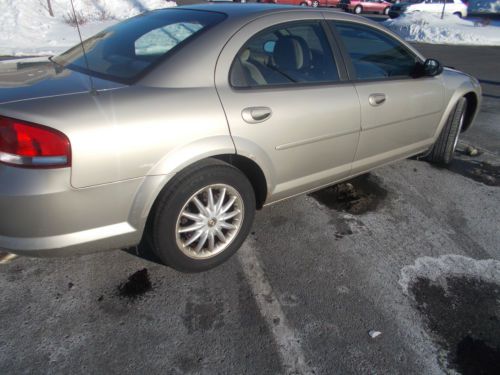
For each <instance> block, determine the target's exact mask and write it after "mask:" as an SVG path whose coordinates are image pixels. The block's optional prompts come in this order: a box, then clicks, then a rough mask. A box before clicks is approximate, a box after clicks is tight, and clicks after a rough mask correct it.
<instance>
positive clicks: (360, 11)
mask: <svg viewBox="0 0 500 375" xmlns="http://www.w3.org/2000/svg"><path fill="white" fill-rule="evenodd" d="M353 12H354V13H355V14H361V13H362V12H363V7H362V6H361V5H357V6H356V8H354V11H353Z"/></svg>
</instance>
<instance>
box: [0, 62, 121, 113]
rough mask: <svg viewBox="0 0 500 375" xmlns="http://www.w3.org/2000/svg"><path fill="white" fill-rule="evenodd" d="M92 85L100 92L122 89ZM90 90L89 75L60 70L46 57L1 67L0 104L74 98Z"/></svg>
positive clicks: (114, 85)
mask: <svg viewBox="0 0 500 375" xmlns="http://www.w3.org/2000/svg"><path fill="white" fill-rule="evenodd" d="M92 84H93V88H94V89H97V90H103V89H110V88H117V87H121V86H122V85H121V84H119V83H115V82H110V81H105V80H102V79H96V78H93V79H92ZM90 89H91V83H90V77H89V76H88V75H86V74H82V73H78V72H75V71H71V70H69V69H64V68H61V67H60V66H58V65H57V64H55V63H53V62H52V61H50V60H49V59H48V58H47V57H43V58H29V59H18V60H10V61H5V62H1V63H0V104H5V103H10V102H16V101H21V100H30V99H36V98H42V97H51V96H60V95H68V94H75V93H81V92H86V91H89V90H90Z"/></svg>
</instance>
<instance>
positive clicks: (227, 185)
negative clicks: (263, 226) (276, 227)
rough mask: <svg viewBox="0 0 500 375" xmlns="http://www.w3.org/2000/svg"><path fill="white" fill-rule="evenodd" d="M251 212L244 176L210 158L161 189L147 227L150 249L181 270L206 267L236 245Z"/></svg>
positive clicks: (251, 200)
mask: <svg viewBox="0 0 500 375" xmlns="http://www.w3.org/2000/svg"><path fill="white" fill-rule="evenodd" d="M254 214H255V195H254V191H253V188H252V185H251V184H250V182H249V181H248V179H247V178H246V176H245V175H244V174H243V173H242V172H241V171H240V170H238V169H236V168H235V167H233V166H232V165H230V164H226V163H224V162H221V161H218V160H215V159H213V160H212V159H209V161H207V162H203V163H202V164H201V165H197V166H195V167H193V168H191V169H190V170H187V171H186V172H184V173H181V175H180V176H178V177H177V178H176V180H175V181H174V182H173V183H172V184H169V186H168V187H167V188H166V189H165V191H163V192H162V195H161V197H160V200H159V203H158V205H157V207H156V211H155V215H154V220H153V224H152V228H151V235H152V243H153V250H154V252H155V253H156V255H158V257H159V258H160V259H161V260H162V261H163V262H164V263H165V264H167V265H169V266H171V267H172V268H175V269H177V270H179V271H183V272H200V271H205V270H208V269H210V268H213V267H215V266H217V265H219V264H221V263H223V262H224V261H226V260H227V259H228V258H229V257H230V256H231V255H233V254H234V253H235V252H236V251H237V250H238V249H239V247H240V246H241V244H242V243H243V241H244V240H245V238H246V237H247V236H248V233H249V231H250V228H251V226H252V222H253V217H254Z"/></svg>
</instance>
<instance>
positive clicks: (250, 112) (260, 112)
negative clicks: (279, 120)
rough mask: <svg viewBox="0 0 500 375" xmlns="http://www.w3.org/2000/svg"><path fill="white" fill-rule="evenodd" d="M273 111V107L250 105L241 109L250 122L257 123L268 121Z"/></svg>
mask: <svg viewBox="0 0 500 375" xmlns="http://www.w3.org/2000/svg"><path fill="white" fill-rule="evenodd" d="M272 113H273V112H272V111H271V108H268V107H248V108H245V109H244V110H243V111H241V117H243V120H244V121H245V122H248V123H249V124H257V123H258V122H263V121H266V120H267V119H268V118H269V117H271V115H272Z"/></svg>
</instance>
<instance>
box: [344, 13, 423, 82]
mask: <svg viewBox="0 0 500 375" xmlns="http://www.w3.org/2000/svg"><path fill="white" fill-rule="evenodd" d="M335 28H336V30H337V31H338V33H339V35H340V38H341V40H342V42H343V44H344V46H345V49H346V50H347V52H348V54H349V56H350V58H351V61H352V64H353V66H354V70H355V73H356V78H357V79H359V80H371V79H384V78H392V77H411V76H412V75H413V73H414V71H415V67H416V63H417V61H418V59H417V57H416V56H414V55H413V54H412V53H411V52H410V51H409V50H408V49H406V48H405V47H404V46H403V45H402V44H401V43H400V42H398V41H397V40H395V39H393V38H391V37H390V36H388V35H386V34H385V33H383V32H381V31H378V30H375V29H372V28H370V27H368V26H363V25H358V24H351V23H335Z"/></svg>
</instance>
